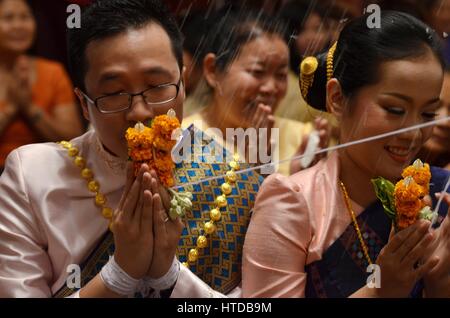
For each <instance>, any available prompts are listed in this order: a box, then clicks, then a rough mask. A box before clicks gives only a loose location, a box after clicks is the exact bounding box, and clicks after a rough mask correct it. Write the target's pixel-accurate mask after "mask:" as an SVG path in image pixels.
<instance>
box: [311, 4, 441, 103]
mask: <svg viewBox="0 0 450 318" xmlns="http://www.w3.org/2000/svg"><path fill="white" fill-rule="evenodd" d="M368 16H369V15H368V14H366V15H364V16H362V17H359V18H357V19H355V20H353V21H351V22H349V23H348V24H347V25H346V26H345V27H344V29H343V30H342V32H341V34H340V36H339V40H338V43H337V47H336V51H335V53H334V63H333V77H335V78H336V79H338V80H339V83H340V84H341V87H342V91H343V93H344V95H345V96H347V97H351V96H353V95H354V94H355V93H357V92H358V90H359V89H360V88H362V87H365V86H367V85H371V84H375V83H376V82H377V81H378V79H379V76H380V74H379V72H378V68H379V66H380V64H381V63H383V62H388V61H395V60H402V59H413V58H418V57H421V56H424V55H426V54H427V52H429V50H431V51H432V52H433V54H434V55H435V56H436V58H437V59H438V60H439V63H441V65H442V68H443V69H444V68H445V61H444V58H443V55H442V50H441V45H440V39H439V36H438V35H437V34H436V32H434V30H432V29H431V28H430V27H429V26H427V25H426V24H425V23H423V22H421V21H420V20H418V19H416V18H414V17H413V16H411V15H409V14H407V13H402V12H397V11H381V25H380V26H381V27H380V28H376V27H375V28H369V27H368V24H367V19H368ZM327 54H328V52H326V53H322V54H320V55H319V56H317V59H318V61H319V67H318V69H317V70H316V72H315V74H314V82H313V85H312V87H311V88H310V89H309V91H308V95H307V98H306V99H307V103H308V104H309V105H311V106H313V107H314V108H317V109H320V110H325V109H326V83H327V75H326V67H327V65H326V64H327V63H326V60H327Z"/></svg>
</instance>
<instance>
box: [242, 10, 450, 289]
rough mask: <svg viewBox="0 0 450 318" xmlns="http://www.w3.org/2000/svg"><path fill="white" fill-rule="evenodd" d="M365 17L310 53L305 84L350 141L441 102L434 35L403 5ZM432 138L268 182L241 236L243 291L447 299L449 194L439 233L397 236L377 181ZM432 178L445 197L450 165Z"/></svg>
mask: <svg viewBox="0 0 450 318" xmlns="http://www.w3.org/2000/svg"><path fill="white" fill-rule="evenodd" d="M366 18H367V15H366V16H363V17H361V18H358V19H355V20H354V21H352V22H350V23H349V24H348V25H346V26H345V27H344V29H343V31H342V33H341V34H340V36H339V40H338V42H337V45H336V46H333V47H332V48H331V49H330V50H329V51H328V52H326V53H324V54H321V55H319V56H318V57H316V58H314V57H310V59H316V61H317V64H318V65H317V66H318V68H317V70H316V71H315V73H314V81H313V82H312V84H311V81H310V82H309V84H310V85H309V84H308V83H304V84H305V85H306V86H307V87H308V89H309V90H308V92H307V95H306V96H307V99H308V103H309V104H310V105H314V106H316V107H320V106H325V105H326V109H327V110H328V111H330V112H332V113H333V114H334V115H335V116H336V118H337V119H338V122H339V133H340V135H339V137H340V142H341V143H342V144H344V143H347V142H351V141H355V140H361V139H364V138H368V137H371V136H376V135H380V134H383V133H387V132H391V131H395V130H398V129H401V128H405V127H411V126H414V125H418V124H422V123H425V122H428V121H431V120H433V119H434V118H435V117H436V112H437V110H438V109H439V107H440V98H439V96H440V93H441V88H442V81H443V73H444V71H443V68H444V61H443V57H442V54H441V50H440V45H439V41H440V40H439V38H438V36H437V35H436V33H435V32H433V31H432V30H431V29H430V28H429V27H428V26H427V25H425V24H423V23H422V22H420V21H419V20H417V19H415V18H413V17H412V16H410V15H408V14H404V13H399V12H395V11H386V12H382V13H381V28H375V29H369V28H368V27H367V24H366ZM304 75H305V76H306V75H308V74H304ZM309 75H310V74H309ZM431 134H432V128H431V127H427V128H422V129H418V130H414V131H409V132H404V133H402V134H398V135H395V136H392V137H387V138H383V139H379V140H375V141H371V142H366V143H361V144H358V145H354V146H351V147H346V148H341V149H339V150H338V151H335V152H333V153H331V155H329V156H328V158H326V159H323V160H322V161H320V162H319V163H318V164H316V165H315V166H313V167H312V168H309V169H306V170H303V171H301V172H299V173H296V174H294V175H292V176H290V177H284V176H281V175H277V174H274V175H271V176H270V177H269V178H267V179H266V180H265V182H264V184H263V185H262V187H261V189H260V191H259V193H258V197H257V198H256V202H255V207H254V209H253V211H254V213H253V216H252V220H251V222H250V226H249V229H248V232H247V235H246V238H245V243H244V259H243V286H242V288H243V295H244V297H408V295H412V296H421V295H425V296H427V297H443V296H446V297H449V296H450V295H449V292H450V276H449V275H448V274H449V273H448V269H449V268H450V246H449V245H450V235H449V233H450V219H449V217H448V216H447V217H446V215H448V205H449V203H450V196H449V197H447V199H446V202H447V204H442V205H441V207H440V210H439V214H440V217H439V220H438V222H437V223H438V224H440V227H439V228H438V229H436V230H431V229H430V223H429V222H427V221H423V220H420V221H417V222H416V223H415V224H413V225H412V226H410V227H409V228H407V229H405V230H402V231H400V232H398V233H396V234H391V227H392V222H391V220H390V219H389V218H388V217H387V216H386V215H385V213H383V207H382V205H381V203H380V202H379V201H377V198H376V194H375V191H374V189H373V185H372V183H371V179H373V178H377V177H379V176H381V177H384V178H385V179H388V180H390V181H391V182H395V181H396V180H398V179H399V178H400V176H401V173H402V170H403V168H405V167H406V166H407V165H408V164H410V163H411V161H412V160H413V159H415V158H416V156H417V153H418V152H419V149H420V147H421V146H422V145H423V144H424V143H425V142H426V141H427V140H428V139H429V138H430V136H431ZM431 174H432V178H431V183H430V185H431V186H430V195H431V196H432V199H433V204H434V205H436V198H435V196H434V194H435V193H438V192H441V191H443V189H444V185H445V183H446V182H447V180H448V178H449V176H450V173H449V172H448V171H446V170H444V169H440V168H437V167H431ZM274 212H275V213H274ZM418 262H420V263H418ZM372 263H374V264H377V265H379V266H380V271H381V282H380V288H372V289H371V288H368V286H367V285H366V281H367V277H368V274H367V268H368V266H369V264H372ZM417 264H421V265H420V266H417ZM422 278H423V279H424V284H423V285H416V283H417V282H418V281H419V280H420V279H422Z"/></svg>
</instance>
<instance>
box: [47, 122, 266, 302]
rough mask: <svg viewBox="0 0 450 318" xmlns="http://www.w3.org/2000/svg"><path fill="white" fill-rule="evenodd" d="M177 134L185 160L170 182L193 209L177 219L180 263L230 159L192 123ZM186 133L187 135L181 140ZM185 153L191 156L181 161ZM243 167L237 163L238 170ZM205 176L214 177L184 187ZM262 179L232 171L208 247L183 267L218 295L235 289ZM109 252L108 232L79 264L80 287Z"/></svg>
mask: <svg viewBox="0 0 450 318" xmlns="http://www.w3.org/2000/svg"><path fill="white" fill-rule="evenodd" d="M183 135H184V136H183V140H182V142H180V143H179V144H178V145H177V146H176V147H175V148H177V147H178V146H182V145H183V143H185V142H186V143H187V144H185V145H184V146H185V147H184V148H182V150H183V151H184V150H186V149H187V151H186V153H182V154H180V157H182V158H184V159H185V160H183V161H182V162H181V163H178V164H177V165H176V168H175V178H176V185H177V186H179V188H177V190H176V191H180V192H182V191H189V192H191V193H192V195H193V200H192V203H193V208H192V210H191V211H189V212H187V214H186V216H185V217H184V218H183V220H184V223H185V228H184V230H183V232H182V235H181V238H180V242H179V246H178V249H177V256H178V258H179V260H180V261H181V262H184V261H186V260H187V255H188V253H189V250H190V249H191V248H195V247H196V245H197V237H198V236H199V235H200V234H201V233H203V232H202V228H203V224H204V223H206V222H208V221H209V220H210V218H209V211H210V210H211V209H213V208H214V207H215V205H214V201H215V199H216V197H217V196H219V195H221V194H222V191H221V188H220V186H221V185H222V183H224V182H225V178H224V177H220V176H224V175H225V174H226V172H227V171H229V170H230V167H229V166H228V164H227V161H226V159H227V158H228V159H230V158H232V157H233V156H232V154H230V153H228V152H227V151H226V149H225V148H223V147H222V146H220V145H219V144H217V143H216V142H215V141H214V140H212V139H210V138H209V137H207V136H206V135H204V134H203V132H201V131H199V130H198V129H196V128H195V127H194V126H190V127H189V128H188V129H187V130H186V131H184V134H183ZM189 135H190V137H191V138H186V137H188V136H189ZM196 147H197V148H196ZM180 150H181V149H180ZM195 150H197V151H195ZM188 157H190V159H192V160H187V159H188ZM249 167H250V166H249V165H248V164H245V163H242V162H241V163H240V169H239V170H243V169H246V168H249ZM211 177H220V178H217V179H215V180H210V181H206V182H201V183H197V184H192V185H188V184H189V183H195V182H197V181H200V180H203V179H205V178H211ZM263 181H264V179H263V177H262V176H260V175H259V174H258V173H257V172H254V171H249V172H246V173H242V174H240V173H238V174H237V181H236V183H235V184H232V192H231V194H229V195H228V196H227V201H228V205H227V207H225V208H221V209H220V210H221V212H222V218H221V220H220V221H217V222H215V224H216V231H215V232H214V233H213V234H211V235H208V246H207V247H205V248H202V249H199V257H198V260H197V261H196V262H195V263H191V264H190V266H189V269H190V270H191V271H192V272H193V273H195V274H196V275H197V276H198V277H199V278H200V279H202V280H203V281H204V282H206V283H207V284H208V285H209V286H210V287H211V288H213V289H215V290H217V291H219V292H222V293H224V294H226V293H228V292H230V291H231V290H233V289H234V288H235V287H237V286H238V285H239V283H240V281H241V263H242V248H243V244H244V237H245V233H246V231H247V227H248V223H249V221H250V212H251V209H252V208H253V205H254V203H255V199H256V194H257V192H258V190H259V187H260V186H261V184H262V182H263ZM184 185H187V186H184ZM113 253H114V237H113V235H112V233H111V232H110V231H108V232H107V233H106V234H105V235H104V237H103V238H102V239H101V241H100V243H99V244H98V246H97V247H96V248H95V250H94V251H93V252H92V253H91V255H90V256H89V257H88V258H87V259H86V261H85V262H84V264H83V265H82V266H81V286H85V285H86V284H87V283H88V282H89V281H90V280H91V279H92V278H94V277H95V276H96V275H97V274H98V273H99V272H100V270H101V269H102V267H103V266H104V265H105V264H106V263H107V262H108V260H109V257H110V255H113ZM73 292H75V290H73V289H69V288H67V287H66V286H63V287H62V288H61V290H59V291H58V292H57V293H56V295H55V297H66V296H69V295H70V294H72V293H73Z"/></svg>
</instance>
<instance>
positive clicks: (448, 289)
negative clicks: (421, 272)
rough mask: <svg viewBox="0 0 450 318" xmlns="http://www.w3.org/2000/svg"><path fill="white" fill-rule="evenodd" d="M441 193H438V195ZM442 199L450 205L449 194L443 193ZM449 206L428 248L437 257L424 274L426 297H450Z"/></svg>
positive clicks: (430, 253)
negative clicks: (432, 265) (434, 264)
mask: <svg viewBox="0 0 450 318" xmlns="http://www.w3.org/2000/svg"><path fill="white" fill-rule="evenodd" d="M440 195H442V194H438V195H437V196H438V197H439V196H440ZM443 195H444V201H445V202H446V203H447V205H448V206H450V194H449V193H444V194H443ZM449 214H450V208H449V211H448V212H447V216H446V217H445V219H444V221H443V222H442V224H441V226H440V227H439V228H438V229H436V230H435V233H434V234H435V239H434V240H433V243H432V244H431V246H430V248H429V251H430V252H429V255H432V256H433V257H438V258H439V261H438V264H437V265H436V267H434V268H433V270H432V271H430V273H428V274H427V275H425V277H424V279H425V295H426V296H427V297H450V217H449Z"/></svg>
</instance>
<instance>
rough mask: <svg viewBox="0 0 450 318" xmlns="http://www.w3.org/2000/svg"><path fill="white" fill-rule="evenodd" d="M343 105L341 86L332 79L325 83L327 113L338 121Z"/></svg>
mask: <svg viewBox="0 0 450 318" xmlns="http://www.w3.org/2000/svg"><path fill="white" fill-rule="evenodd" d="M344 104H345V103H344V94H343V92H342V87H341V84H340V83H339V81H338V80H337V79H336V78H333V79H331V80H330V81H328V83H327V111H328V112H329V113H331V114H333V115H334V116H335V117H336V118H337V119H339V118H340V117H342V115H343V113H344V109H345V107H344Z"/></svg>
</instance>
